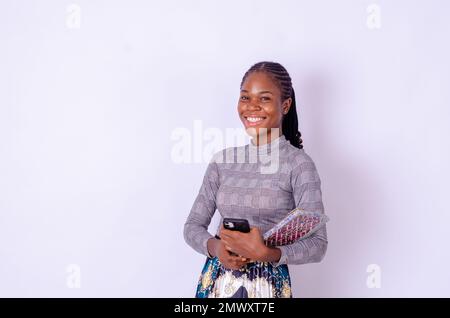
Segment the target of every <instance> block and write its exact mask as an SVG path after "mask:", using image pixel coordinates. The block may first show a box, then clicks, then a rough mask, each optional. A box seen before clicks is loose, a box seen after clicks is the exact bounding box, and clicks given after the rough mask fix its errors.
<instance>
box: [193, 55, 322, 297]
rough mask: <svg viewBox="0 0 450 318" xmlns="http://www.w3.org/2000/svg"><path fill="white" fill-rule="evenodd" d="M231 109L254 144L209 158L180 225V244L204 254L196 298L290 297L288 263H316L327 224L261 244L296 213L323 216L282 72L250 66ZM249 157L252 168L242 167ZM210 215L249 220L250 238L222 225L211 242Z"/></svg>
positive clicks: (289, 86)
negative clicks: (291, 239)
mask: <svg viewBox="0 0 450 318" xmlns="http://www.w3.org/2000/svg"><path fill="white" fill-rule="evenodd" d="M237 110H238V114H239V117H240V119H241V121H242V122H243V124H244V127H245V129H246V131H247V133H248V134H249V135H251V136H252V137H253V138H252V140H251V142H250V143H249V144H247V145H245V146H243V147H231V148H227V149H224V150H222V151H220V152H218V153H217V154H216V155H215V156H214V157H213V159H212V160H211V162H210V163H209V165H208V167H207V170H206V173H205V176H204V178H203V183H202V186H201V188H200V191H199V193H198V195H197V198H196V200H195V202H194V204H193V207H192V209H191V212H190V214H189V216H188V218H187V220H186V222H185V225H184V238H185V240H186V242H187V243H188V244H189V245H190V246H191V247H192V248H193V249H195V250H196V251H197V252H199V253H202V254H203V255H205V256H207V258H206V262H205V265H204V267H203V270H202V273H201V275H200V278H199V281H198V284H197V292H196V297H201V298H203V297H232V298H236V297H250V298H253V297H270V298H281V297H283V298H284V297H292V291H291V280H290V276H289V269H288V264H306V263H314V262H320V261H321V260H322V258H323V257H324V255H325V252H326V249H327V244H328V241H327V232H326V227H325V226H323V227H322V228H321V229H320V230H318V231H317V232H315V233H314V234H313V235H311V236H309V237H308V238H305V239H303V240H299V241H297V242H295V243H293V244H290V245H284V246H276V247H268V246H266V245H265V244H264V241H263V238H262V233H264V232H266V231H267V230H268V229H270V228H271V227H273V226H274V225H275V224H277V223H278V222H279V221H281V220H282V219H283V218H284V217H285V216H286V215H287V214H288V213H289V212H290V211H292V210H293V209H294V208H301V209H304V210H306V211H318V212H321V213H324V208H323V203H322V192H321V181H320V178H319V175H318V173H317V170H316V166H315V164H314V162H313V160H312V159H311V157H310V156H309V155H308V154H306V152H305V151H304V149H303V145H302V139H301V134H300V132H299V131H298V119H297V110H296V103H295V94H294V89H293V87H292V82H291V78H290V76H289V74H288V72H287V71H286V69H285V68H284V67H283V66H282V65H280V64H278V63H274V62H260V63H257V64H255V65H253V66H252V67H251V68H250V69H249V70H248V71H247V72H246V73H245V75H244V77H243V79H242V82H241V91H240V96H239V102H238V107H237ZM238 154H240V155H242V154H243V155H244V157H245V159H246V161H245V162H244V163H243V162H242V160H241V158H242V156H238ZM251 154H257V159H258V160H256V162H253V161H252V162H249V161H247V160H248V159H249V158H250V157H251ZM274 154H275V155H276V156H274ZM238 157H239V159H238ZM224 158H226V160H224ZM274 158H275V162H276V168H277V169H275V170H274V171H271V172H270V173H267V171H266V170H264V169H263V167H264V166H265V165H266V164H267V162H268V161H273V160H274ZM216 209H217V210H218V211H219V212H220V214H221V217H222V220H223V218H226V217H229V218H245V219H247V220H248V222H249V224H250V226H251V230H250V232H249V233H241V232H236V231H230V230H225V229H223V227H222V226H220V227H219V228H218V229H217V231H216V237H214V236H212V235H211V234H210V233H209V232H208V230H207V229H208V226H209V224H210V222H211V218H212V217H213V215H214V213H215V211H216Z"/></svg>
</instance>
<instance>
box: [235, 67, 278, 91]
mask: <svg viewBox="0 0 450 318" xmlns="http://www.w3.org/2000/svg"><path fill="white" fill-rule="evenodd" d="M241 90H246V91H248V92H250V93H258V92H260V91H270V92H272V93H274V94H276V93H278V92H279V89H278V86H277V85H276V84H275V82H274V80H273V79H272V78H271V77H270V75H268V74H267V73H264V72H252V73H250V74H249V75H248V76H247V78H246V79H245V81H244V83H242V87H241Z"/></svg>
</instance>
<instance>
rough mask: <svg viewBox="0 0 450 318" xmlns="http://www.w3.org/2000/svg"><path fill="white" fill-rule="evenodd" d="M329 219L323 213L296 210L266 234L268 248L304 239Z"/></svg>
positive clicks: (265, 239) (265, 240) (264, 236)
mask: <svg viewBox="0 0 450 318" xmlns="http://www.w3.org/2000/svg"><path fill="white" fill-rule="evenodd" d="M328 220H329V218H328V217H327V216H326V215H325V214H323V213H321V212H310V211H305V210H302V209H300V208H296V209H294V210H292V211H291V212H289V214H288V215H287V216H286V217H285V218H284V219H283V220H281V221H280V222H279V223H278V224H277V225H275V226H274V227H273V228H271V229H270V230H269V231H267V232H266V233H264V235H263V238H264V242H265V244H266V245H267V246H282V245H288V244H292V243H294V242H295V241H297V240H300V239H304V238H306V237H308V236H310V235H311V234H313V233H314V232H316V231H317V230H318V229H319V228H320V227H322V226H323V225H324V224H325V223H326V222H328Z"/></svg>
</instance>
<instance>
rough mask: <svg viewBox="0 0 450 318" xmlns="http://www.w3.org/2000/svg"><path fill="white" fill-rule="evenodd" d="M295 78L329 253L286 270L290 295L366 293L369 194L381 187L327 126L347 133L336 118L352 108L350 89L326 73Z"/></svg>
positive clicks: (371, 231)
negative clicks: (318, 260) (318, 185)
mask: <svg viewBox="0 0 450 318" xmlns="http://www.w3.org/2000/svg"><path fill="white" fill-rule="evenodd" d="M298 75H300V76H296V75H294V78H299V79H300V81H299V85H296V86H297V87H296V98H297V111H298V115H299V130H300V132H301V133H302V138H303V145H304V149H305V151H306V152H307V153H308V154H309V155H311V157H312V159H313V160H314V162H315V163H316V165H317V169H318V172H319V175H320V178H321V181H322V195H323V201H324V207H325V213H326V214H327V215H328V216H329V217H330V222H329V223H327V232H328V233H327V234H328V249H327V254H326V255H325V257H324V259H323V260H322V262H321V263H319V264H317V263H316V264H304V265H291V266H289V270H290V273H291V279H292V291H293V296H294V297H345V296H351V295H354V296H357V295H358V294H359V295H361V294H362V293H368V291H369V289H368V288H367V285H366V280H367V275H368V273H367V272H366V269H367V266H368V265H369V264H370V262H371V260H366V259H365V257H366V256H365V255H367V249H368V248H370V247H371V246H372V244H374V243H376V242H375V240H376V235H375V234H376V232H375V229H376V228H378V224H376V223H377V222H380V220H379V218H378V221H377V218H376V215H374V214H372V213H373V212H374V211H376V209H377V208H376V206H375V204H376V200H375V201H374V199H373V196H374V194H376V195H379V194H380V192H381V186H380V185H379V184H378V182H375V180H373V179H372V176H371V175H370V174H369V173H367V171H370V169H368V167H367V163H364V162H363V160H361V158H360V156H359V155H358V151H359V150H358V149H356V150H355V149H352V150H351V151H348V149H345V148H344V147H340V146H339V145H341V144H342V143H341V142H337V141H336V138H339V136H341V133H340V132H335V131H333V130H332V128H331V127H342V130H344V129H346V123H345V122H344V121H340V122H339V120H340V119H341V118H345V116H343V115H342V112H343V113H344V114H345V112H347V111H352V110H351V108H346V107H347V105H352V101H351V100H352V99H353V98H354V97H353V96H352V90H351V89H350V90H348V91H346V90H345V88H339V87H338V86H340V85H339V84H338V83H337V82H335V81H333V76H331V75H328V74H326V73H325V72H308V73H306V74H298ZM342 90H344V91H342ZM340 96H345V98H340ZM305 114H306V115H305ZM338 114H339V115H338ZM303 116H305V117H303ZM352 118H353V116H352ZM306 121H307V122H306ZM331 123H333V124H331ZM334 129H335V128H334ZM305 131H308V134H306V135H305V134H304V132H305ZM355 133H358V132H355ZM369 202H370V205H369ZM369 254H370V251H369ZM372 261H373V260H372Z"/></svg>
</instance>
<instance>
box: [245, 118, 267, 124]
mask: <svg viewBox="0 0 450 318" xmlns="http://www.w3.org/2000/svg"><path fill="white" fill-rule="evenodd" d="M247 120H248V121H249V122H252V123H255V122H257V121H260V120H263V118H261V117H247Z"/></svg>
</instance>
